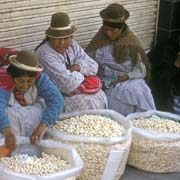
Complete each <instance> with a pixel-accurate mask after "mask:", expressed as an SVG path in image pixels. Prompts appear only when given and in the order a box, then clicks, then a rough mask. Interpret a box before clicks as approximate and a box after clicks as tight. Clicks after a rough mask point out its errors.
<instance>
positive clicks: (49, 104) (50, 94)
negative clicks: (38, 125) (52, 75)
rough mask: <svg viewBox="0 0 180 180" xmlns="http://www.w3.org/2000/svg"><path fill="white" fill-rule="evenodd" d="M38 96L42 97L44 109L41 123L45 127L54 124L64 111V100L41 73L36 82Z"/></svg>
mask: <svg viewBox="0 0 180 180" xmlns="http://www.w3.org/2000/svg"><path fill="white" fill-rule="evenodd" d="M36 85H37V89H38V95H39V96H41V97H43V98H44V100H45V104H46V109H45V111H44V112H43V115H42V123H44V124H46V125H47V126H49V125H52V124H54V123H55V122H56V121H57V120H58V118H59V115H60V114H61V113H62V111H63V109H64V99H63V96H62V95H61V93H60V92H59V90H58V89H57V87H56V86H55V85H54V84H53V83H52V82H51V81H50V80H49V78H48V77H47V75H46V74H44V73H42V74H41V76H40V78H39V79H38V80H37V82H36Z"/></svg>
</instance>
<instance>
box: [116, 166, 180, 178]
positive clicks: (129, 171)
mask: <svg viewBox="0 0 180 180" xmlns="http://www.w3.org/2000/svg"><path fill="white" fill-rule="evenodd" d="M120 180H180V173H167V174H159V173H149V172H144V171H140V170H137V169H135V168H133V167H130V166H127V167H126V170H125V173H124V175H123V176H122V177H121V179H120Z"/></svg>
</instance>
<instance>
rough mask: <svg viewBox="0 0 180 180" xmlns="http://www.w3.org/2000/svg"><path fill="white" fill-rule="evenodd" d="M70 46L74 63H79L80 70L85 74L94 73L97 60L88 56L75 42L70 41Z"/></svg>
mask: <svg viewBox="0 0 180 180" xmlns="http://www.w3.org/2000/svg"><path fill="white" fill-rule="evenodd" d="M72 48H73V50H74V52H75V59H76V61H75V63H76V64H79V65H80V72H81V73H82V74H84V75H85V76H90V75H96V74H97V71H98V64H97V62H96V61H95V60H94V59H92V58H91V57H89V56H88V55H87V54H86V52H85V51H84V50H83V49H82V48H81V47H80V46H79V45H78V43H77V42H75V41H73V42H72Z"/></svg>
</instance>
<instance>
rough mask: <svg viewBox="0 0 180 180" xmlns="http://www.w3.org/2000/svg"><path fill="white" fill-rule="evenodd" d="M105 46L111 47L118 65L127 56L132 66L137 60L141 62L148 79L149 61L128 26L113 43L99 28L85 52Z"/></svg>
mask: <svg viewBox="0 0 180 180" xmlns="http://www.w3.org/2000/svg"><path fill="white" fill-rule="evenodd" d="M107 45H112V46H113V56H114V58H115V60H116V62H117V63H118V64H120V63H123V62H124V61H125V59H126V57H127V56H130V58H131V61H132V63H133V64H136V63H137V61H138V60H142V62H143V63H144V64H145V65H146V68H147V79H149V78H150V69H151V65H150V63H149V60H148V58H147V56H146V54H145V52H144V50H143V48H142V46H141V43H140V41H139V39H138V38H137V36H136V35H135V34H134V33H133V32H132V31H130V30H129V28H128V26H126V28H125V30H124V31H123V32H122V33H121V35H120V36H119V38H118V39H117V40H115V41H110V40H109V39H108V38H107V37H106V35H105V34H104V31H103V27H101V28H100V30H99V32H97V34H96V35H95V36H94V38H93V39H92V40H91V42H90V43H89V45H88V46H87V48H86V52H92V51H96V50H97V49H99V48H101V47H104V46H107Z"/></svg>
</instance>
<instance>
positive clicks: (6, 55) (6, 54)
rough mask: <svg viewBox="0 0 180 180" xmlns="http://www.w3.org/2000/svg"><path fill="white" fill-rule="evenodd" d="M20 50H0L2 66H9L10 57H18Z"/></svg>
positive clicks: (0, 63)
mask: <svg viewBox="0 0 180 180" xmlns="http://www.w3.org/2000/svg"><path fill="white" fill-rule="evenodd" d="M17 54H18V50H16V49H12V48H3V47H2V48H0V66H6V65H8V64H9V56H11V55H17Z"/></svg>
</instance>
